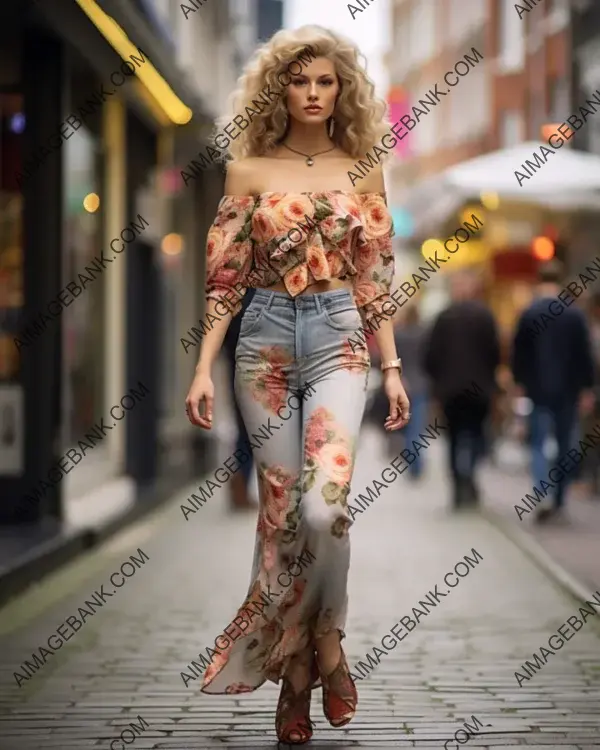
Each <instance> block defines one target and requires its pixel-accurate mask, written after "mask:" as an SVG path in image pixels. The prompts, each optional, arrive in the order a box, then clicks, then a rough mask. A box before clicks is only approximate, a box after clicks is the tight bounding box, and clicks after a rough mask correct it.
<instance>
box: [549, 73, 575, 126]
mask: <svg viewBox="0 0 600 750" xmlns="http://www.w3.org/2000/svg"><path fill="white" fill-rule="evenodd" d="M569 105H570V102H569V83H568V81H566V80H565V79H564V78H555V79H554V80H553V81H552V82H551V84H550V113H549V116H550V119H551V120H552V122H563V120H564V119H565V117H567V116H568V114H569V110H570V106H569Z"/></svg>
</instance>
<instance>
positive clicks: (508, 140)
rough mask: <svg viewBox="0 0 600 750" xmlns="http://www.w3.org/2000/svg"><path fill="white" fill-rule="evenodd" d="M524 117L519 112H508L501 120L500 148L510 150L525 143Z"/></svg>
mask: <svg viewBox="0 0 600 750" xmlns="http://www.w3.org/2000/svg"><path fill="white" fill-rule="evenodd" d="M523 131H524V128H523V115H522V114H521V112H520V111H519V110H516V109H513V110H506V111H504V112H503V113H502V117H501V119H500V147H501V148H509V147H510V146H516V145H517V144H519V143H523V141H524V140H525V133H524V132H523Z"/></svg>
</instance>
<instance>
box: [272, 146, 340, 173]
mask: <svg viewBox="0 0 600 750" xmlns="http://www.w3.org/2000/svg"><path fill="white" fill-rule="evenodd" d="M281 145H282V146H283V147H284V148H287V150H288V151H293V152H294V153H295V154H300V156H304V157H305V158H306V166H307V167H312V165H313V164H314V163H315V160H314V159H313V157H314V156H320V155H321V154H328V153H329V152H330V151H333V150H334V149H335V148H336V147H335V146H332V148H328V149H327V150H326V151H317V153H316V154H304V153H303V152H302V151H296V149H295V148H290V147H289V146H286V145H285V143H282V144H281Z"/></svg>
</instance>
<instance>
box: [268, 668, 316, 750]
mask: <svg viewBox="0 0 600 750" xmlns="http://www.w3.org/2000/svg"><path fill="white" fill-rule="evenodd" d="M311 692H312V681H311V682H309V683H308V685H307V686H306V687H305V688H304V689H303V690H301V691H300V692H299V693H296V691H295V690H294V686H293V685H292V683H291V682H290V681H289V680H288V678H287V677H284V678H283V685H282V686H281V692H280V693H279V702H278V704H277V713H276V715H275V730H276V732H277V738H278V739H279V740H280V742H285V743H286V744H288V745H303V744H304V743H305V742H308V741H309V740H310V738H311V737H312V734H313V730H312V728H313V723H312V721H311V719H310V698H311Z"/></svg>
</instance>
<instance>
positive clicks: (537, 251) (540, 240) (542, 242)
mask: <svg viewBox="0 0 600 750" xmlns="http://www.w3.org/2000/svg"><path fill="white" fill-rule="evenodd" d="M531 247H532V250H533V257H534V258H536V259H537V260H550V259H551V258H554V242H552V240H551V239H550V238H549V237H534V239H533V241H532V243H531Z"/></svg>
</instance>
